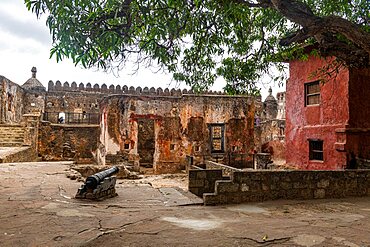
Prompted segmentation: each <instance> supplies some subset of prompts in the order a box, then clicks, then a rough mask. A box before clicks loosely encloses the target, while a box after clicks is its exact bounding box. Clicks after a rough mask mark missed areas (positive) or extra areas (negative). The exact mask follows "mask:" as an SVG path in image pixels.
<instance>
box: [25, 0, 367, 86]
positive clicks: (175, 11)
mask: <svg viewBox="0 0 370 247" xmlns="http://www.w3.org/2000/svg"><path fill="white" fill-rule="evenodd" d="M25 3H26V6H27V8H28V9H29V10H31V11H32V12H34V13H35V14H36V15H37V16H40V15H41V14H46V15H47V23H46V24H47V26H48V27H49V29H50V32H51V35H52V38H53V47H52V48H51V56H55V57H56V59H57V60H58V61H59V60H62V59H64V58H71V59H72V60H73V61H74V63H75V64H81V65H82V66H84V67H94V66H97V67H99V68H103V69H112V68H118V69H122V68H123V67H124V65H125V63H126V62H127V61H134V62H135V63H137V64H138V65H139V64H144V65H146V66H150V65H152V64H157V65H159V66H160V69H163V70H165V71H167V72H170V73H173V77H174V79H175V80H179V81H185V82H186V83H187V84H188V85H191V86H192V87H193V89H194V90H197V91H200V90H204V89H206V88H208V87H209V86H210V85H212V84H213V83H214V81H215V79H216V78H217V77H218V76H222V77H223V78H224V79H225V80H226V82H227V86H226V88H225V89H226V90H227V91H228V92H229V93H246V92H251V91H254V90H255V89H256V88H255V82H256V81H257V80H258V79H260V77H261V76H262V75H263V74H265V73H268V72H269V71H270V70H271V66H275V67H276V68H277V69H278V70H283V68H284V64H283V63H281V61H283V60H284V59H289V58H291V57H292V56H293V55H294V56H297V55H299V54H301V55H302V56H303V57H304V56H305V55H304V54H303V53H301V52H300V50H301V49H302V48H301V47H302V43H305V44H315V46H316V47H317V50H316V52H319V53H320V54H321V55H334V56H336V57H337V58H338V59H339V60H341V61H343V62H344V63H345V64H346V65H347V66H368V65H369V54H370V38H369V37H370V36H369V35H370V34H369V33H370V28H369V18H370V14H369V13H370V6H369V2H368V0H63V1H53V0H25ZM275 79H277V80H281V78H275Z"/></svg>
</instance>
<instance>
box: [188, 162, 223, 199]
mask: <svg viewBox="0 0 370 247" xmlns="http://www.w3.org/2000/svg"><path fill="white" fill-rule="evenodd" d="M222 179H223V177H222V170H221V169H219V170H202V169H199V170H189V191H190V192H191V193H193V194H195V195H197V196H199V197H202V196H203V194H204V193H213V192H214V191H215V183H216V181H218V180H222Z"/></svg>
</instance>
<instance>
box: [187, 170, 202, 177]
mask: <svg viewBox="0 0 370 247" xmlns="http://www.w3.org/2000/svg"><path fill="white" fill-rule="evenodd" d="M199 172H200V171H198V170H189V179H191V178H196V177H197V173H199Z"/></svg>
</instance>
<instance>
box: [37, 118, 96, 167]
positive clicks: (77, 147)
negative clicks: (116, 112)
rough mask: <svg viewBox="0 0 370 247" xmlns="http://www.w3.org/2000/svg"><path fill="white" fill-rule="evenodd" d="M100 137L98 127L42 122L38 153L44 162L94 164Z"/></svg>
mask: <svg viewBox="0 0 370 247" xmlns="http://www.w3.org/2000/svg"><path fill="white" fill-rule="evenodd" d="M99 135H100V127H99V126H98V125H68V124H50V123H49V122H42V123H41V125H40V129H39V137H38V152H39V156H41V157H42V159H43V160H47V161H60V160H73V161H76V162H77V163H92V162H93V161H94V156H93V153H94V152H96V150H97V145H98V140H99Z"/></svg>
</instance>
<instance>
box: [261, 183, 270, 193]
mask: <svg viewBox="0 0 370 247" xmlns="http://www.w3.org/2000/svg"><path fill="white" fill-rule="evenodd" d="M262 190H263V191H269V190H270V186H268V185H267V184H265V183H262Z"/></svg>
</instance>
